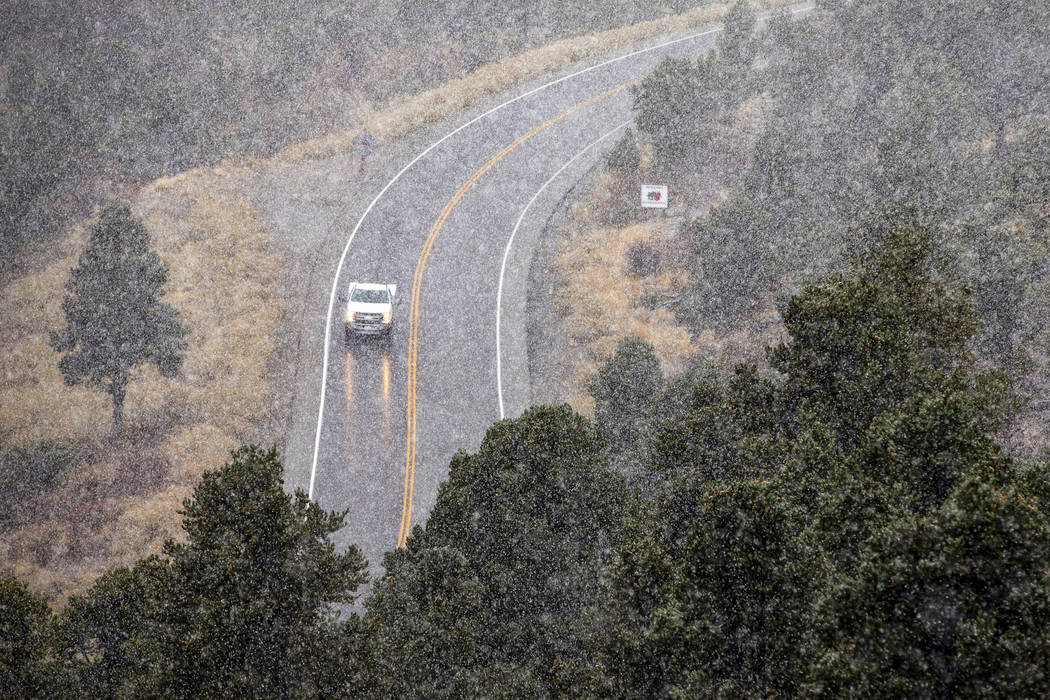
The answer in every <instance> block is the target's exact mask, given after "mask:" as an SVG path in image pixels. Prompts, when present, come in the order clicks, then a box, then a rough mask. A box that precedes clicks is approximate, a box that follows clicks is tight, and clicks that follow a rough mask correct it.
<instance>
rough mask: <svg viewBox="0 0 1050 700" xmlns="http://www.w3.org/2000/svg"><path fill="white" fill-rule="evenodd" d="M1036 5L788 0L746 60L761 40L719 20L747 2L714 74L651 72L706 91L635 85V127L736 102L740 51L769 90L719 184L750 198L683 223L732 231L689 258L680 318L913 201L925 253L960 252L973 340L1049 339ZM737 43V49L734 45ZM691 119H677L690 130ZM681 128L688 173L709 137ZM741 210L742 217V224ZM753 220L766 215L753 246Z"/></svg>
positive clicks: (1042, 81)
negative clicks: (766, 106)
mask: <svg viewBox="0 0 1050 700" xmlns="http://www.w3.org/2000/svg"><path fill="white" fill-rule="evenodd" d="M735 11H736V10H735ZM1048 17H1050V4H1048V3H1047V2H1046V1H1045V0H1039V1H1038V2H1033V3H1021V2H1013V1H1012V0H1003V1H1001V2H993V3H983V2H953V3H946V2H932V3H918V4H916V3H901V2H897V1H896V0H876V1H874V2H866V3H859V2H848V3H832V2H828V3H819V4H818V7H817V9H816V11H814V12H812V13H807V15H806V16H804V17H801V18H799V19H797V20H793V19H791V18H790V16H789V15H788V14H786V13H782V14H776V15H775V16H774V17H773V18H772V19H771V20H770V23H769V26H768V31H767V32H765V34H764V35H763V37H762V48H763V58H767V59H768V61H767V62H765V65H763V66H762V67H761V68H755V66H754V64H755V62H754V61H753V60H749V59H748V58H747V55H748V54H747V51H748V50H754V47H755V46H756V42H755V41H750V42H748V41H739V42H735V41H734V40H732V36H733V35H734V31H730V26H731V25H732V26H736V25H738V24H739V26H740V27H742V29H741V30H740V31H739V32H738V35H739V36H740V37H746V36H747V35H748V33H749V32H750V30H749V29H747V28H746V24H747V23H746V21H745V20H746V17H745V13H741V14H740V15H739V17H737V18H736V19H735V20H734V21H733V22H730V21H729V18H727V32H726V34H725V35H724V36H723V37H722V38H721V39H720V48H719V52H718V54H719V56H720V58H719V63H720V65H721V67H720V68H718V70H717V71H716V72H717V73H718V74H719V75H720V76H721V77H720V79H719V81H716V82H717V83H718V84H715V85H710V84H707V83H704V82H703V81H699V80H697V79H696V77H695V76H696V71H695V69H694V68H693V67H692V66H691V65H687V64H685V63H682V64H678V65H670V64H669V65H668V66H666V67H664V68H661V69H658V70H657V71H654V73H653V74H652V76H651V77H650V80H652V81H653V82H652V85H651V87H652V90H653V91H654V94H657V93H659V94H670V91H669V89H667V88H664V89H662V90H657V88H658V86H661V85H663V86H671V85H676V86H679V87H680V90H681V91H682V92H684V93H688V92H689V91H690V90H706V92H705V93H704V94H703V95H692V94H683V95H681V96H676V97H675V101H676V102H677V104H678V107H677V108H673V107H668V108H664V107H662V106H661V107H659V109H657V110H652V109H649V110H647V109H645V104H643V103H641V102H640V103H639V107H640V109H639V114H638V122H637V123H638V127H639V129H641V130H642V132H643V133H644V134H646V135H647V136H648V137H650V138H654V139H655V138H657V132H656V131H653V130H651V129H649V128H648V126H647V125H649V124H650V123H651V122H652V121H653V116H652V115H653V114H655V113H666V114H667V115H670V116H669V119H670V121H669V123H670V124H675V123H678V121H676V120H678V115H684V114H695V113H697V110H696V109H694V108H693V107H692V106H691V105H694V104H698V103H699V102H701V101H703V100H709V101H712V102H718V103H720V104H722V105H723V109H724V108H725V106H726V105H730V104H731V103H732V101H731V100H730V99H728V98H727V97H726V94H727V93H728V92H731V90H727V89H725V88H723V87H722V86H723V85H732V84H733V83H734V81H735V80H736V79H735V78H733V76H732V74H733V71H732V69H731V68H730V67H729V66H730V65H731V64H736V65H739V66H743V68H741V70H742V71H743V73H742V76H743V77H741V78H740V80H744V81H745V82H746V83H749V84H750V86H751V87H750V88H748V89H758V90H761V91H765V92H766V93H768V94H769V95H770V96H771V97H772V98H773V100H772V105H771V107H772V115H771V117H770V118H768V119H767V120H766V121H765V123H764V124H762V125H761V127H760V131H759V133H758V134H757V137H758V141H757V144H756V147H755V149H754V151H753V153H752V156H751V158H750V160H749V163H748V169H747V172H746V173H745V174H744V176H743V178H742V180H741V181H740V182H739V183H733V182H730V183H729V185H730V187H734V186H735V187H736V188H737V191H736V192H735V193H734V195H733V196H732V197H731V198H730V201H731V202H734V201H740V200H743V201H747V202H749V203H751V207H752V209H753V211H752V212H743V214H744V215H743V216H741V217H739V218H738V220H739V221H740V222H741V225H737V226H727V225H726V223H727V222H726V215H725V214H726V212H725V211H724V210H723V207H714V208H713V209H712V210H711V211H710V212H709V214H708V215H706V216H705V217H703V218H702V219H701V220H700V221H698V222H697V223H696V224H694V225H693V230H694V234H695V233H697V232H700V231H705V230H716V231H717V230H724V231H725V232H726V233H727V234H729V235H730V236H731V237H730V238H729V239H728V242H727V243H723V244H721V245H718V244H715V245H712V246H710V247H711V248H712V250H711V251H710V254H709V255H708V256H704V255H703V254H698V255H697V256H696V257H695V261H696V262H695V269H693V270H692V271H691V273H692V274H691V282H690V288H689V293H688V296H689V299H688V303H684V304H682V305H680V307H679V311H680V312H682V313H681V318H682V320H683V321H685V322H686V323H687V324H688V325H689V326H690V328H691V329H692V330H693V331H694V332H700V331H702V330H704V329H705V328H709V327H713V328H718V327H719V326H723V327H733V328H737V327H739V326H740V324H741V322H742V321H743V320H746V316H747V314H748V312H749V311H750V309H749V308H748V307H747V303H749V302H752V301H753V300H754V299H755V298H756V296H758V297H760V296H764V295H770V294H776V293H780V292H783V291H785V290H790V291H794V290H796V289H797V288H798V285H799V284H800V283H801V281H802V280H804V279H806V278H812V277H813V276H814V275H820V276H822V275H824V274H826V273H828V272H829V271H832V270H841V269H843V268H844V266H845V263H846V262H847V260H848V257H849V256H850V255H851V254H852V253H853V251H855V250H858V249H863V248H866V247H868V246H870V245H871V244H872V243H873V241H871V240H864V239H863V238H861V237H860V236H861V235H862V234H863V233H864V231H865V230H866V227H858V226H857V223H858V222H860V221H865V220H868V219H871V218H873V217H878V216H879V215H880V214H881V213H883V212H887V211H893V210H897V211H899V210H905V209H907V210H911V211H914V212H919V213H921V215H922V219H923V224H924V226H925V227H926V228H927V229H928V230H929V232H930V240H931V244H932V246H933V248H934V251H935V255H936V257H937V258H938V259H940V260H949V259H955V260H957V261H959V262H960V263H961V264H960V265H959V272H960V274H961V275H962V276H963V278H964V279H965V280H966V281H967V282H968V283H969V285H970V286H971V288H972V289H973V291H974V296H975V301H976V302H977V305H978V310H979V311H980V313H981V319H982V321H983V322H984V324H985V329H986V331H985V332H986V336H987V337H986V338H985V339H983V340H982V342H981V343H980V345H979V348H978V349H979V350H980V351H981V352H982V354H984V355H986V356H987V357H989V358H991V359H994V360H995V361H997V362H999V363H1001V364H1002V365H1003V366H1004V368H1005V369H1007V370H1008V371H1009V372H1010V374H1011V375H1013V376H1015V377H1016V376H1022V375H1024V374H1025V373H1026V372H1027V371H1029V370H1030V368H1031V366H1030V362H1031V357H1030V354H1031V353H1030V350H1032V349H1033V348H1035V349H1036V353H1037V355H1039V356H1045V351H1043V350H1041V349H1039V343H1041V341H1040V340H1038V338H1040V336H1041V334H1042V333H1044V332H1045V329H1046V327H1047V325H1048V320H1050V307H1048V306H1047V305H1045V304H1041V303H1039V302H1040V300H1041V298H1042V297H1043V296H1045V295H1044V294H1043V293H1042V291H1041V284H1042V282H1043V281H1045V279H1046V277H1047V274H1048V271H1047V267H1046V260H1047V259H1048V258H1050V255H1048V254H1047V252H1048V251H1047V249H1046V244H1045V234H1044V233H1035V232H1036V231H1045V228H1046V216H1045V213H1042V214H1038V215H1037V214H1035V212H1044V210H1045V206H1044V204H1045V200H1046V197H1045V196H1043V195H1045V194H1046V192H1045V188H1044V187H1042V186H1041V185H1040V184H1039V183H1040V181H1042V180H1045V177H1041V176H1040V175H1039V173H1040V172H1044V171H1045V170H1046V169H1045V168H1041V167H1040V163H1042V162H1043V161H1045V160H1046V158H1045V156H1046V150H1047V149H1046V148H1045V147H1044V144H1043V141H1045V140H1046V139H1045V136H1044V137H1041V136H1040V134H1042V133H1043V132H1045V130H1046V129H1045V115H1046V113H1047V109H1048V108H1050V91H1048V90H1047V87H1046V86H1047V85H1048V84H1050V53H1048V52H1047V51H1046V50H1045V46H1046V31H1045V27H1046V26H1047V18H1048ZM734 46H742V47H744V49H742V50H737V49H734V48H732V47H734ZM738 54H739V55H743V56H744V58H743V59H742V60H729V57H730V56H732V55H738ZM748 66H749V68H748ZM643 85H645V83H643ZM746 92H747V90H746V89H745V94H746ZM719 95H722V97H719ZM650 101H651V102H653V103H654V104H658V103H659V101H658V100H655V101H654V100H650ZM661 104H662V103H661ZM676 109H677V110H678V111H675V110H676ZM700 121H701V120H699V119H695V118H694V119H690V120H686V123H688V124H690V125H691V126H692V127H694V129H693V132H695V134H700V133H701V131H700V130H699V126H698V124H699V122H700ZM643 127H644V128H643ZM679 131H682V133H686V131H687V130H681V129H680V130H679ZM679 142H680V143H683V144H690V145H689V146H688V149H691V150H688V149H687V151H686V152H683V153H679V154H673V158H674V159H676V160H677V161H678V162H677V167H678V168H679V169H680V170H683V171H684V174H683V177H688V176H690V172H689V170H690V168H689V164H690V163H691V162H696V160H697V158H698V157H699V155H700V154H701V153H702V152H706V150H705V149H706V148H707V146H706V145H697V144H702V143H703V141H702V140H701V139H699V138H693V139H691V140H690V139H688V138H687V139H684V140H680V141H679ZM987 144H994V148H988V147H987V146H986V145H987ZM654 145H656V146H657V147H659V142H658V141H654ZM671 165H672V166H674V165H675V164H671ZM670 172H671V173H672V176H673V174H674V172H675V169H674V167H671V169H670ZM672 184H673V182H672ZM1018 219H1022V222H1019V221H1018ZM732 220H733V219H730V221H732ZM752 220H754V223H755V226H754V229H751V228H748V227H747V226H746V224H747V223H748V222H750V221H752ZM910 223H912V222H910V221H898V222H897V225H907V224H910ZM753 230H762V234H763V243H765V246H763V247H762V248H757V249H756V248H755V246H754V245H753V236H754V234H753V233H752V231H753ZM714 238H715V240H716V241H717V237H714ZM768 251H772V252H773V254H772V255H771V256H769V255H766V256H763V255H761V253H765V252H768ZM756 255H758V259H757V260H756V259H754V256H756ZM723 263H728V265H725V269H726V270H727V271H728V272H729V273H730V274H727V273H722V275H721V276H722V277H724V278H726V279H725V288H724V291H721V293H719V289H718V284H717V283H716V281H715V280H716V279H717V278H716V277H715V276H714V275H712V271H716V272H717V271H718V270H720V269H721V267H722V264H723ZM741 300H745V301H741ZM720 304H721V305H722V306H721V307H720ZM1037 362H1038V361H1037Z"/></svg>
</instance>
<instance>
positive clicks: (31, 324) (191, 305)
mask: <svg viewBox="0 0 1050 700" xmlns="http://www.w3.org/2000/svg"><path fill="white" fill-rule="evenodd" d="M724 10H725V6H724V5H712V6H709V7H706V8H701V9H698V10H694V11H691V12H688V13H686V14H683V15H679V16H674V17H669V18H664V19H660V20H655V21H650V22H643V23H640V24H636V25H632V26H627V27H623V28H621V29H616V30H611V31H608V32H604V33H601V34H598V35H592V36H585V37H581V38H578V39H566V40H562V41H559V42H555V43H554V44H551V45H549V46H544V47H541V48H538V49H535V50H533V51H529V52H526V53H523V54H521V55H517V56H513V57H511V58H508V59H506V60H503V61H500V62H497V63H493V64H487V65H483V66H480V67H478V68H476V69H475V70H473V71H472V72H471V73H470V74H469V75H467V76H465V77H462V78H459V79H457V80H454V81H451V82H449V83H446V84H443V85H440V86H438V87H435V88H434V89H432V90H428V91H425V92H422V93H420V94H417V95H414V96H412V97H397V98H394V99H392V100H391V101H390V102H389V103H388V104H386V105H385V106H383V107H382V108H378V109H374V110H372V109H367V108H365V107H360V106H359V108H360V111H355V112H353V113H352V114H350V113H347V114H344V115H342V116H341V118H340V123H341V124H342V125H343V126H344V128H343V129H341V130H337V131H334V132H332V133H330V134H328V135H325V136H321V137H318V138H316V139H312V140H307V141H304V142H302V143H298V144H294V145H291V146H288V147H286V148H284V149H283V150H281V151H280V152H278V153H277V154H275V155H274V156H273V157H272V158H269V159H251V158H243V157H240V158H231V159H228V160H227V161H226V162H224V163H223V164H221V165H218V166H214V167H211V168H207V169H192V170H189V171H187V172H185V173H183V174H180V175H176V176H172V177H162V178H160V179H157V180H154V181H152V182H151V183H150V184H148V185H145V186H143V187H141V188H136V187H134V186H132V185H129V184H125V185H124V186H122V187H121V188H120V191H121V192H123V193H124V194H125V196H127V198H128V199H129V200H130V202H131V204H132V209H133V212H134V213H135V215H136V216H139V217H141V218H142V219H143V220H144V221H145V223H146V225H147V227H148V228H149V230H150V232H151V235H152V237H153V245H154V247H155V248H156V249H157V251H158V253H159V254H160V257H161V259H162V260H163V261H164V262H165V263H166V264H167V265H168V267H169V271H170V272H169V275H170V279H169V283H168V287H167V290H168V295H167V297H166V301H167V302H168V303H171V304H172V305H174V306H175V307H176V308H177V309H178V311H179V313H180V315H181V316H182V318H183V319H184V321H185V323H186V325H187V326H188V327H189V328H190V329H191V335H190V336H189V338H188V339H187V340H188V342H189V349H188V351H187V353H186V362H185V365H184V368H183V371H182V374H181V375H180V376H179V377H178V378H176V379H173V380H166V379H163V378H161V377H159V376H158V375H157V374H156V373H154V372H152V371H151V370H145V371H142V372H140V373H139V375H137V376H136V377H135V378H134V379H133V380H132V382H131V384H130V385H129V392H128V398H127V404H126V407H125V411H126V419H127V423H128V439H127V440H126V441H124V442H113V441H111V440H110V439H109V438H107V437H106V436H107V435H108V434H109V431H110V419H109V410H110V407H109V403H108V398H107V397H106V395H105V394H102V393H98V392H91V391H88V390H87V389H84V388H69V387H66V386H65V385H64V383H63V381H62V378H61V375H60V374H59V372H58V369H57V360H58V355H57V354H56V353H55V352H54V351H53V350H52V349H51V347H50V345H49V343H48V334H49V332H50V331H51V330H53V329H55V328H56V327H57V326H58V325H59V324H60V322H61V317H60V316H61V311H60V308H59V304H60V303H61V299H62V296H63V293H64V292H63V285H64V283H65V279H66V277H67V275H68V270H69V269H70V267H72V266H73V265H74V264H75V263H76V259H77V256H78V255H79V253H80V250H81V249H82V248H83V245H84V242H85V231H86V229H87V225H86V224H79V225H77V226H75V227H72V229H71V230H70V231H69V232H67V233H65V234H64V235H61V236H57V237H56V238H54V240H53V242H52V243H50V244H49V245H48V246H47V247H44V248H41V249H40V250H39V251H37V252H36V253H34V254H32V255H27V256H24V257H22V258H20V264H19V269H17V270H9V271H8V273H7V275H6V279H7V281H6V284H4V285H3V287H0V295H2V308H3V310H4V315H5V320H6V323H5V327H6V328H9V329H10V331H9V332H8V334H6V335H5V337H4V338H3V339H2V340H0V450H2V451H3V458H4V464H5V469H6V468H8V466H7V465H10V467H9V469H10V471H9V473H10V474H11V475H18V478H17V479H8V480H5V481H4V482H3V485H4V488H5V490H7V493H5V496H7V497H9V500H10V502H11V503H13V504H14V506H13V507H12V508H11V509H10V510H8V511H7V512H6V514H5V517H4V519H3V521H2V522H0V528H2V529H3V531H4V534H5V537H4V538H3V544H0V561H2V562H4V566H3V572H4V573H14V574H17V575H18V576H19V577H21V578H23V579H24V580H26V581H28V582H29V583H30V584H31V585H32V587H33V588H34V589H35V590H37V591H39V592H41V593H43V594H45V595H47V596H48V597H49V598H53V599H56V600H63V599H64V597H65V596H66V595H68V594H69V593H70V592H71V591H76V590H82V589H83V588H85V587H86V586H88V585H90V583H91V582H92V581H93V580H94V579H95V578H96V577H97V576H98V575H99V574H101V573H102V572H104V571H106V570H109V569H110V568H112V567H113V566H116V565H119V564H124V563H129V562H132V561H135V560H137V559H139V558H141V557H143V556H145V555H147V554H149V553H151V552H156V551H158V549H159V547H160V545H161V543H162V542H163V540H164V539H165V538H168V537H176V538H178V537H180V536H181V533H180V531H179V526H178V516H177V510H178V508H179V506H180V504H181V501H182V499H183V498H185V497H186V496H187V495H188V494H189V492H190V489H191V488H192V485H193V484H194V483H196V482H197V481H198V480H199V478H200V476H201V474H202V473H203V472H204V471H205V470H207V469H213V468H215V467H216V466H218V465H219V464H221V463H222V461H223V460H224V458H225V456H226V455H227V454H228V452H229V450H230V449H232V448H233V447H235V446H236V445H238V444H241V443H243V442H248V441H259V442H262V443H264V444H269V443H274V442H277V443H279V442H281V441H282V440H283V436H279V435H272V434H267V433H265V432H264V431H265V430H266V429H267V428H268V427H269V426H268V423H269V422H270V421H269V418H270V412H271V411H272V410H274V409H273V407H274V406H276V405H278V404H277V402H276V400H275V397H274V396H273V391H274V390H275V389H274V387H273V386H271V382H270V378H271V374H270V371H269V363H270V362H272V361H273V360H274V358H275V356H276V348H275V345H274V343H275V342H276V341H275V340H274V339H275V338H278V337H281V335H280V334H279V333H277V332H276V330H277V328H278V324H280V323H281V319H282V314H283V313H284V312H285V306H284V305H285V303H286V301H287V300H286V299H283V298H281V297H280V295H279V293H278V291H277V290H276V289H275V287H274V284H273V280H275V279H278V278H279V276H280V275H279V274H278V273H279V270H280V267H281V265H282V258H281V255H282V253H281V252H280V251H279V250H278V249H277V248H276V247H275V246H274V245H273V242H272V238H271V235H270V232H268V231H267V230H266V228H265V226H264V225H263V224H262V223H261V222H260V221H259V220H258V218H257V215H256V213H255V212H254V211H253V209H252V207H251V206H250V205H249V204H248V203H247V200H248V197H247V195H246V194H245V192H246V191H247V189H248V188H247V186H246V182H247V180H248V179H249V178H251V177H252V176H253V175H254V174H256V173H259V172H261V171H263V170H265V169H266V168H268V167H269V166H270V165H274V164H279V165H280V166H281V167H282V168H288V167H291V168H292V169H293V170H294V167H295V164H296V162H298V161H300V160H302V159H307V160H317V159H323V158H326V157H329V156H332V155H335V154H339V153H343V152H345V151H346V149H347V148H348V147H349V140H350V138H351V137H352V135H353V134H354V133H356V132H357V131H358V130H359V129H360V127H361V126H362V125H368V126H369V128H370V129H371V130H372V131H373V132H375V133H376V135H377V136H378V137H379V138H381V139H383V140H388V141H389V140H394V139H396V138H398V137H399V136H401V135H403V134H405V133H407V132H408V131H410V130H411V129H413V128H416V127H418V126H421V125H423V124H426V123H428V122H429V121H431V120H434V119H437V118H440V117H442V116H446V115H448V114H451V113H454V112H456V111H458V110H460V109H463V108H465V107H468V106H469V105H470V104H472V103H473V102H474V101H475V100H477V99H479V98H481V97H484V96H486V95H491V94H493V93H496V92H499V91H501V90H504V89H508V88H510V87H512V86H513V85H515V84H516V83H518V82H520V81H522V80H525V79H527V78H529V77H532V76H535V75H538V74H542V73H545V72H549V71H556V70H558V69H560V68H562V67H564V66H567V65H569V64H570V63H572V62H574V61H577V60H580V59H583V58H586V57H589V56H596V55H601V54H603V53H605V52H608V51H611V50H613V49H615V48H617V47H620V46H624V45H627V44H630V43H632V42H637V41H642V40H645V39H647V38H649V37H653V36H656V35H659V34H662V33H667V32H672V31H676V30H681V29H684V28H687V27H690V26H696V25H700V24H704V23H708V22H711V21H713V20H715V19H716V18H717V17H718V16H719V14H720V13H721V12H723V11H724ZM9 38H10V37H9ZM88 200H90V197H87V198H86V199H85V201H88ZM54 444H59V445H63V446H69V447H70V449H71V450H72V451H73V453H74V455H75V457H74V458H73V459H72V461H71V462H69V463H67V462H62V468H60V469H59V468H58V467H55V469H51V468H50V467H49V466H48V465H49V464H51V463H52V461H53V460H52V458H51V456H50V455H51V454H52V448H53V445H54ZM49 460H52V461H49ZM36 473H39V474H45V473H46V474H45V475H46V478H44V477H43V476H41V478H40V479H36V478H35V477H34V478H29V479H28V481H27V480H26V479H22V478H21V476H22V475H31V474H36ZM18 483H32V484H41V485H43V484H46V487H44V486H42V487H41V488H39V489H30V490H29V491H28V492H26V491H25V490H19V488H20V487H18V486H17V484H18Z"/></svg>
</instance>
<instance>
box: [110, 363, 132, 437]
mask: <svg viewBox="0 0 1050 700" xmlns="http://www.w3.org/2000/svg"><path fill="white" fill-rule="evenodd" d="M127 386H128V378H127V376H122V377H118V378H116V379H114V380H113V384H112V385H111V391H110V394H111V395H112V396H113V435H114V437H118V438H119V437H123V435H124V395H125V393H126V392H127Z"/></svg>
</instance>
